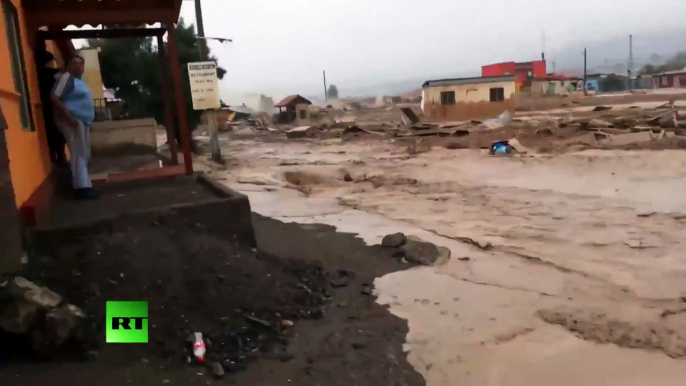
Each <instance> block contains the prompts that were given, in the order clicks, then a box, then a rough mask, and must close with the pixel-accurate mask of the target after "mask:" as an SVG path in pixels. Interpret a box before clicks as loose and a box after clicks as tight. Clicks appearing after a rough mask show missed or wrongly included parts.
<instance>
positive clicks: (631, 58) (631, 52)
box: [626, 35, 634, 91]
mask: <svg viewBox="0 0 686 386" xmlns="http://www.w3.org/2000/svg"><path fill="white" fill-rule="evenodd" d="M633 67H634V36H633V35H629V65H628V66H627V69H626V72H627V74H628V75H629V79H628V81H627V82H628V83H629V87H627V88H628V89H629V91H631V70H632V69H633Z"/></svg>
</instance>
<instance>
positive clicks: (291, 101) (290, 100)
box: [274, 94, 312, 107]
mask: <svg viewBox="0 0 686 386" xmlns="http://www.w3.org/2000/svg"><path fill="white" fill-rule="evenodd" d="M299 103H307V104H310V105H311V104H312V102H310V101H309V100H307V98H304V97H302V96H300V95H298V94H295V95H289V96H287V97H285V98H284V99H283V100H282V101H281V102H279V103H277V104H275V105H274V107H286V106H290V105H296V104H299Z"/></svg>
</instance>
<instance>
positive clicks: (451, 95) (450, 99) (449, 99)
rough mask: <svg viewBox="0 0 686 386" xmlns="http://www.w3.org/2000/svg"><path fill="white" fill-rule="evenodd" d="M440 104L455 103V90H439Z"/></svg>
mask: <svg viewBox="0 0 686 386" xmlns="http://www.w3.org/2000/svg"><path fill="white" fill-rule="evenodd" d="M441 104H442V105H454V104H455V91H441Z"/></svg>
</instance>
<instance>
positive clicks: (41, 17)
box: [25, 8, 179, 28]
mask: <svg viewBox="0 0 686 386" xmlns="http://www.w3.org/2000/svg"><path fill="white" fill-rule="evenodd" d="M178 16H179V14H178V13H176V12H175V10H174V9H155V10H150V9H144V10H141V9H130V10H93V11H79V10H55V9H49V8H41V9H27V10H26V14H25V17H26V18H31V25H32V26H35V27H36V28H40V27H42V26H48V25H67V26H68V25H75V26H77V27H81V26H83V25H91V26H94V27H95V26H98V25H100V24H105V25H114V24H124V25H140V24H155V23H164V22H166V21H167V20H176V19H178Z"/></svg>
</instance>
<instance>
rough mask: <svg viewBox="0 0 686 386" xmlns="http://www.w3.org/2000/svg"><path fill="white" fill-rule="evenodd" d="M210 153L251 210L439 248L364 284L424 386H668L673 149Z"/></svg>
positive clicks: (353, 148)
mask: <svg viewBox="0 0 686 386" xmlns="http://www.w3.org/2000/svg"><path fill="white" fill-rule="evenodd" d="M222 143H223V145H224V148H223V152H224V155H225V156H226V157H227V158H228V159H229V164H228V168H227V169H226V170H220V169H217V168H213V167H209V166H207V169H208V170H209V171H210V173H211V175H213V176H214V177H216V178H218V179H220V180H222V182H224V183H225V184H227V185H229V186H230V187H231V188H234V189H236V190H239V191H241V192H243V193H246V194H248V195H249V196H250V200H251V205H252V208H253V210H254V211H255V212H257V213H260V214H262V215H265V216H271V217H275V218H278V219H280V220H282V221H286V222H298V223H324V224H329V225H333V226H336V227H337V229H338V230H340V231H344V232H354V233H358V234H359V237H361V238H362V239H364V240H365V242H366V243H367V244H378V243H379V242H380V240H381V237H382V236H383V235H385V234H387V233H391V232H397V231H402V232H405V233H406V234H409V235H415V236H418V237H420V238H423V239H425V240H427V241H431V242H434V243H436V244H438V245H443V246H446V247H448V248H450V249H451V251H452V258H451V260H450V262H448V263H447V264H445V265H442V266H439V267H422V268H413V269H409V270H405V271H399V272H395V273H391V274H388V275H386V276H384V277H381V278H379V279H377V280H376V281H375V285H376V290H377V292H378V295H379V302H381V303H383V304H388V305H390V309H391V311H392V312H393V313H394V314H396V315H398V316H400V317H402V318H405V319H407V320H408V323H409V328H410V331H409V333H408V336H407V338H406V344H405V348H406V349H407V350H409V352H410V353H409V357H408V358H409V361H410V363H411V364H412V365H413V366H414V368H415V369H416V370H417V371H418V372H420V373H421V374H422V375H423V376H424V378H425V379H426V380H427V383H428V384H429V385H455V384H460V385H532V386H534V385H550V384H556V385H558V386H565V385H619V384H622V385H629V384H630V385H645V384H651V385H656V386H662V385H678V384H682V383H683V379H684V377H686V367H684V366H683V362H682V361H681V360H680V358H682V357H683V356H684V355H686V345H684V343H683V342H684V339H683V337H684V334H685V333H684V331H686V330H685V329H684V327H686V313H682V310H686V303H684V302H683V301H682V297H683V296H684V295H686V294H685V293H684V292H686V287H684V284H683V283H684V276H685V274H686V257H684V254H683V249H684V248H683V247H684V245H683V241H682V240H683V239H684V236H685V235H686V231H685V230H684V229H685V228H684V225H685V223H686V199H685V198H684V197H683V194H682V192H684V191H686V178H684V177H685V176H684V172H683V170H684V165H686V153H683V152H680V151H641V152H619V151H617V152H610V151H598V150H594V151H586V152H582V153H574V154H565V155H547V156H533V157H531V156H530V157H502V158H501V157H489V156H488V155H486V154H484V153H482V152H480V151H478V150H447V149H443V148H434V149H433V150H432V151H430V152H428V153H423V154H419V155H418V156H415V157H409V156H408V155H407V153H405V152H404V151H403V150H404V149H403V148H401V147H398V146H396V145H394V144H393V143H391V142H388V141H385V142H382V141H373V142H356V143H353V142H346V143H342V142H341V141H340V139H334V140H328V141H323V140H320V141H316V142H315V141H290V142H288V141H287V140H285V139H284V140H283V141H282V142H273V141H270V142H264V141H261V140H259V139H251V138H239V139H237V138H234V139H231V140H228V139H227V138H225V137H223V138H222ZM229 144H230V146H229ZM222 169H223V168H222ZM346 174H348V176H346ZM346 180H348V181H346ZM350 180H352V181H350ZM469 239H471V240H473V241H475V242H476V243H468V242H465V241H469ZM489 243H490V244H491V247H490V248H489V247H487V245H488V244H489ZM475 244H479V245H481V246H482V248H479V247H478V246H475ZM684 299H686V298H684Z"/></svg>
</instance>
